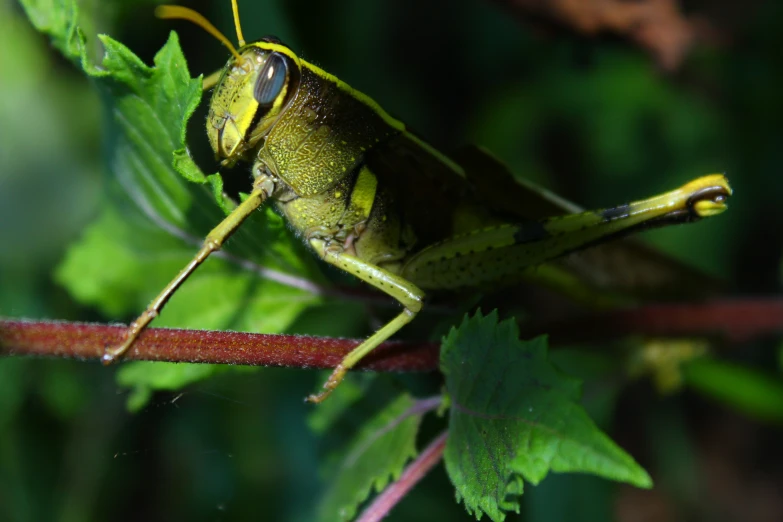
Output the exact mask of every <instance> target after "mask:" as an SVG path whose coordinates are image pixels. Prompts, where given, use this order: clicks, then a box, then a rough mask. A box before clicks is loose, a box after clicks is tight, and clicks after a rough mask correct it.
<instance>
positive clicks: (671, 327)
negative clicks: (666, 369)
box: [522, 298, 783, 344]
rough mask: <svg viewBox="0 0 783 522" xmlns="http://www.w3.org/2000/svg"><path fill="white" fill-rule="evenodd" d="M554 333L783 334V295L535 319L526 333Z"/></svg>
mask: <svg viewBox="0 0 783 522" xmlns="http://www.w3.org/2000/svg"><path fill="white" fill-rule="evenodd" d="M541 333H547V334H550V342H552V343H553V344H556V343H559V344H567V343H574V342H590V341H604V340H611V339H617V338H620V337H623V336H626V335H644V336H648V337H712V338H718V339H723V340H726V341H729V342H735V343H738V342H745V341H748V340H751V339H755V338H758V337H763V336H771V335H775V334H780V333H783V299H780V298H753V299H716V300H714V301H707V302H703V303H676V304H674V303H664V304H653V305H647V306H640V307H637V308H627V309H620V310H612V311H610V312H603V313H597V314H589V315H584V316H578V317H572V318H567V319H563V320H557V321H548V322H546V323H542V322H532V323H529V324H526V325H523V327H522V336H523V337H531V336H533V335H538V334H541Z"/></svg>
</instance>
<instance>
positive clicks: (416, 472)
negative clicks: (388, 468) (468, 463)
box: [356, 431, 448, 522]
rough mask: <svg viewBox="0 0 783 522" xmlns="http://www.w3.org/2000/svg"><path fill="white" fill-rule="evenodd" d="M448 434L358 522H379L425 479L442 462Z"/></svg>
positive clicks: (410, 466)
mask: <svg viewBox="0 0 783 522" xmlns="http://www.w3.org/2000/svg"><path fill="white" fill-rule="evenodd" d="M447 438H448V432H446V431H444V432H443V433H441V434H440V435H438V437H437V438H436V439H435V440H433V441H432V442H431V443H430V445H429V446H427V447H426V448H425V449H424V451H422V452H421V454H420V455H419V456H418V457H417V458H416V460H414V461H413V462H411V463H410V464H408V467H406V468H405V471H403V472H402V475H400V478H399V479H398V480H396V481H395V482H392V483H391V484H389V486H388V487H387V488H386V489H384V490H383V492H382V493H381V494H380V495H378V496H377V497H375V500H373V501H372V504H370V505H369V506H367V508H366V509H365V510H364V511H363V512H362V514H361V515H359V518H357V519H356V522H378V521H379V520H381V519H382V518H384V517H385V516H386V515H388V514H389V512H390V511H391V510H392V508H393V507H394V506H396V505H397V503H399V501H400V500H402V498H403V497H404V496H405V495H406V494H407V493H408V492H409V491H410V490H411V489H413V486H415V485H416V484H418V482H419V481H420V480H421V479H422V478H424V476H425V475H426V474H427V473H429V471H430V470H431V469H432V468H433V467H434V466H435V464H437V463H438V462H440V459H441V457H443V450H445V449H446V439H447Z"/></svg>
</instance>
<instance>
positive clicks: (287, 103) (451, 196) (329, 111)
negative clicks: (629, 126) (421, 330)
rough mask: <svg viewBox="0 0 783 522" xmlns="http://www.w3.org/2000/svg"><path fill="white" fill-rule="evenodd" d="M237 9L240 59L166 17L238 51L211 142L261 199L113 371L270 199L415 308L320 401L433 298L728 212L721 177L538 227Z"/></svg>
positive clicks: (238, 214) (476, 174) (233, 218)
mask: <svg viewBox="0 0 783 522" xmlns="http://www.w3.org/2000/svg"><path fill="white" fill-rule="evenodd" d="M232 9H233V13H234V22H235V26H236V33H237V39H238V41H239V48H238V49H237V48H235V47H234V46H233V45H232V44H231V42H230V41H229V40H228V39H227V38H226V37H225V36H224V35H222V34H221V33H220V32H219V31H218V30H217V29H216V28H215V27H214V26H213V25H212V24H210V23H209V22H208V21H207V20H206V19H204V18H203V17H202V16H201V15H199V14H198V13H196V12H194V11H192V10H190V9H187V8H184V7H179V6H162V7H160V8H159V9H158V16H160V17H163V18H181V19H187V20H190V21H192V22H194V23H196V24H198V25H200V26H201V27H203V28H204V29H206V30H207V31H208V32H210V33H211V34H213V35H214V36H216V37H217V38H218V39H219V40H220V41H221V42H222V43H223V44H225V45H226V47H228V49H229V50H230V51H231V55H232V56H231V57H230V58H229V60H228V63H227V64H226V65H225V67H224V68H223V69H222V71H220V76H219V78H218V79H217V80H216V82H215V87H214V92H213V94H212V99H211V102H210V106H209V115H208V117H207V125H206V127H207V134H208V137H209V142H210V144H211V146H212V149H213V150H214V152H215V154H216V156H217V157H218V158H219V159H220V160H221V163H222V164H223V165H228V166H230V165H234V164H235V163H236V162H238V161H240V160H242V161H247V162H249V163H251V164H252V175H253V180H254V181H253V186H252V190H251V191H250V194H249V196H248V197H247V198H246V199H245V200H244V201H242V202H241V203H240V204H239V205H238V206H237V207H236V209H235V210H233V212H231V213H230V214H229V215H228V216H227V217H226V218H225V219H224V220H223V221H222V222H221V223H220V224H218V225H217V226H216V227H215V228H214V229H213V230H212V231H211V232H210V233H209V234H208V235H207V237H206V239H205V241H204V243H203V246H202V247H201V249H200V250H199V251H198V253H197V254H196V255H195V257H194V258H193V259H192V261H191V262H190V263H189V264H188V265H187V266H186V267H185V268H183V269H182V271H181V272H180V273H179V274H178V275H177V276H176V277H175V278H174V279H173V280H172V281H171V282H170V283H169V284H168V285H167V286H166V287H165V288H164V289H163V290H162V291H161V293H160V294H159V295H158V296H157V297H156V298H155V299H154V300H153V301H152V302H151V303H150V305H149V306H148V308H147V309H146V310H145V311H144V312H143V313H142V314H141V315H140V316H139V317H138V318H137V319H136V320H135V321H134V322H133V323H132V324H131V325H130V327H129V329H128V332H127V335H126V338H125V341H124V343H123V344H122V345H120V346H117V347H113V348H109V349H107V350H106V352H105V354H104V357H103V360H104V362H106V363H109V362H111V361H113V360H115V359H117V358H118V357H120V356H121V355H122V354H123V353H124V352H125V351H127V350H128V349H129V348H130V346H131V345H132V344H133V342H134V340H135V339H136V338H137V337H138V336H139V334H140V333H141V332H142V331H143V330H144V328H146V326H147V325H148V324H149V323H150V321H152V320H153V319H154V318H155V317H156V316H157V315H158V314H159V313H160V311H161V309H162V308H163V306H164V305H165V303H166V302H167V301H168V299H169V298H170V297H171V295H172V294H173V293H174V292H175V291H176V290H177V289H178V288H179V286H180V285H181V284H182V283H183V282H184V281H185V280H186V279H187V278H188V276H189V275H190V274H191V273H193V271H194V270H195V269H196V268H197V267H198V266H199V265H200V264H201V263H203V262H204V260H206V259H207V257H208V256H209V255H210V254H211V253H212V252H215V251H216V250H218V249H220V247H221V245H222V244H223V243H224V242H225V241H226V239H227V238H228V237H229V236H230V235H231V234H232V233H233V232H234V231H235V230H236V229H237V228H238V227H239V226H240V225H241V224H242V222H243V221H244V220H245V219H246V218H247V217H248V216H249V215H250V214H251V213H252V212H253V211H255V210H256V209H258V208H259V207H260V206H261V205H262V204H264V203H265V202H266V201H268V200H271V201H272V202H274V204H275V206H276V208H277V211H278V212H279V213H280V214H282V215H283V216H284V217H285V218H286V219H287V221H288V223H289V224H290V226H291V227H292V228H293V229H294V230H295V231H296V232H297V233H298V234H299V235H300V236H301V237H302V238H303V239H304V241H306V243H307V244H308V245H309V246H310V247H311V248H312V250H313V252H314V253H315V254H316V255H317V256H318V257H319V258H320V259H322V260H323V261H325V262H326V263H328V264H331V265H333V266H335V267H337V268H339V269H341V270H343V271H345V272H347V273H349V274H352V275H353V276H355V277H357V278H359V279H361V280H362V281H364V282H365V283H367V284H369V285H371V286H373V287H375V288H376V289H378V290H380V291H381V292H384V293H386V294H388V295H389V296H391V297H393V298H394V299H396V300H397V301H398V302H399V303H400V304H401V305H402V308H403V309H402V311H401V312H400V313H399V314H398V315H397V316H396V317H394V318H393V319H391V320H390V321H389V322H388V323H386V324H385V325H384V326H383V327H381V328H380V329H379V330H378V331H376V332H375V333H374V334H373V335H371V336H370V337H369V338H368V339H366V340H365V341H364V342H363V343H361V344H360V345H359V346H358V347H357V348H356V349H354V350H353V351H351V352H350V353H349V354H348V355H346V356H345V358H344V359H343V360H342V362H341V363H340V364H339V365H338V366H337V367H336V368H335V369H334V371H333V373H332V374H331V376H330V377H329V378H328V380H327V381H326V383H325V384H324V385H323V391H322V392H321V393H319V394H314V395H311V396H309V397H308V398H307V400H309V401H311V402H316V403H317V402H321V401H323V400H324V399H325V398H326V397H327V396H328V395H329V394H330V393H331V392H332V391H333V390H334V389H335V388H336V387H337V386H338V385H339V383H340V381H342V379H343V377H344V376H345V374H346V372H347V371H348V370H349V369H351V368H352V367H354V366H355V365H356V364H357V363H358V362H359V361H360V360H361V359H362V358H363V357H364V356H365V355H367V354H368V353H369V352H370V351H372V350H373V349H374V348H376V347H377V346H378V345H380V344H381V343H382V342H384V341H386V340H387V339H389V338H390V337H391V336H393V335H394V334H395V333H396V332H397V331H398V330H399V329H400V328H402V327H403V326H405V325H406V324H408V323H409V322H411V321H412V320H413V319H414V318H415V317H416V315H417V314H418V313H419V312H420V311H421V309H422V307H423V306H424V299H425V295H426V294H427V293H429V292H440V291H455V290H462V289H468V288H476V287H486V286H494V285H504V284H509V283H513V282H517V281H519V280H521V279H525V278H527V277H530V274H531V272H532V271H533V270H536V269H537V267H540V266H542V265H544V266H546V265H545V264H546V263H548V262H550V261H552V260H554V259H556V258H559V257H561V256H564V255H566V254H569V253H571V252H575V251H577V250H580V249H584V248H586V247H588V246H592V245H595V244H597V243H600V242H603V241H606V240H607V239H609V238H613V237H617V236H623V235H626V234H628V233H630V232H632V231H635V230H638V229H640V228H647V227H650V226H661V225H667V224H673V223H684V222H691V221H697V220H699V219H702V218H706V217H710V216H714V215H716V214H719V213H721V212H723V211H724V210H725V209H726V204H725V202H726V199H727V198H728V197H729V196H730V195H731V188H730V187H729V185H728V182H727V180H726V178H725V177H724V176H723V175H720V174H712V175H707V176H704V177H700V178H698V179H695V180H693V181H690V182H689V183H686V184H685V185H683V186H682V187H680V188H678V189H676V190H673V191H671V192H667V193H665V194H662V195H658V196H655V197H652V198H649V199H645V200H641V201H636V202H633V203H627V204H623V205H620V206H616V207H611V208H606V209H601V210H595V211H588V212H579V213H570V214H566V215H562V216H556V217H551V218H547V219H526V218H525V216H528V215H530V214H529V213H527V209H525V208H521V206H522V205H524V202H525V201H526V200H527V199H529V190H526V189H525V188H524V187H523V186H522V185H518V184H516V183H514V182H510V181H509V180H510V179H511V178H510V177H509V176H508V174H507V173H503V172H502V171H503V168H502V166H501V165H499V163H498V162H497V161H495V160H494V159H493V158H491V157H490V156H488V155H485V154H483V153H481V152H480V151H478V150H476V149H473V150H472V151H471V152H470V153H469V154H468V156H469V157H467V158H466V157H464V155H463V160H462V161H461V162H458V161H455V160H453V159H451V158H449V157H447V156H445V155H443V154H441V153H440V152H438V151H437V150H435V149H434V148H433V147H431V146H430V145H428V144H427V143H425V142H424V141H422V140H421V139H419V138H418V137H417V136H415V135H414V134H412V133H411V132H409V131H408V130H407V129H406V127H405V125H404V124H403V123H402V122H400V121H398V120H396V119H394V118H392V117H391V116H390V115H389V114H387V113H386V112H385V111H384V110H383V109H382V108H381V107H380V106H379V105H378V104H377V103H375V102H374V101H373V100H372V99H371V98H369V97H368V96H366V95H365V94H363V93H361V92H359V91H356V90H355V89H353V88H351V87H350V86H349V85H347V84H346V83H344V82H342V81H341V80H339V79H338V78H336V77H335V76H333V75H331V74H329V73H327V72H326V71H324V70H322V69H320V68H319V67H317V66H315V65H313V64H311V63H309V62H307V61H305V60H303V59H302V58H300V57H299V56H297V55H296V54H295V53H294V52H293V51H292V50H291V49H290V48H288V47H287V46H285V45H283V44H282V43H281V42H279V41H278V40H276V39H273V38H265V39H262V40H259V41H256V42H252V43H245V41H244V37H243V36H242V30H241V27H240V23H239V15H238V8H237V3H236V0H232ZM213 81H214V80H212V81H210V82H209V83H212V82H213ZM488 184H490V185H492V184H503V187H504V188H503V192H502V195H501V196H499V195H498V191H494V195H493V191H491V190H484V189H483V188H482V187H486V186H487V185H488ZM552 206H553V204H550V208H551V207H552ZM555 208H557V207H556V206H555ZM561 212H562V209H561ZM558 213H560V212H558Z"/></svg>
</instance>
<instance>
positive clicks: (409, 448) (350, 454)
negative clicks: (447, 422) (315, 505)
mask: <svg viewBox="0 0 783 522" xmlns="http://www.w3.org/2000/svg"><path fill="white" fill-rule="evenodd" d="M338 391H339V390H338ZM414 405H415V401H414V400H413V399H412V398H411V397H410V395H408V394H402V395H400V396H398V397H397V398H396V399H395V400H393V401H392V402H391V403H390V404H389V405H388V406H386V407H385V408H383V409H382V410H380V411H378V413H376V414H375V415H374V416H373V417H372V418H370V419H369V420H368V421H367V422H365V423H364V424H363V425H362V427H361V429H360V430H359V432H358V433H357V434H356V435H355V436H354V437H353V439H352V440H351V442H350V443H349V444H348V445H347V446H346V447H345V448H344V449H343V451H342V452H341V455H343V457H342V458H341V459H340V461H339V463H338V464H337V465H336V466H334V469H330V470H329V473H328V474H327V476H328V477H329V478H328V490H327V492H326V494H325V495H324V497H323V499H322V501H321V504H320V506H319V509H318V519H319V520H323V521H324V522H333V521H335V520H343V521H347V520H351V519H352V518H353V517H354V516H355V515H356V511H357V508H358V506H359V505H360V504H361V503H362V502H364V501H365V500H367V498H368V497H369V495H370V493H371V492H372V491H376V492H380V491H381V490H383V488H385V487H386V485H387V484H388V483H389V482H390V480H392V479H394V480H396V479H397V478H399V476H400V474H401V473H402V470H403V466H405V463H406V462H407V461H408V459H410V458H413V457H415V456H416V445H415V442H416V433H417V432H418V429H419V422H420V420H421V413H415V414H412V413H413V412H412V410H411V408H413V407H414Z"/></svg>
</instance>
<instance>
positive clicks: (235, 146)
mask: <svg viewBox="0 0 783 522" xmlns="http://www.w3.org/2000/svg"><path fill="white" fill-rule="evenodd" d="M231 7H232V9H233V11H234V24H235V27H236V31H237V40H238V41H239V50H237V49H236V48H235V47H234V44H232V43H231V41H230V40H229V39H228V38H226V37H225V36H224V35H223V33H221V32H220V31H218V30H217V28H216V27H215V26H214V25H212V23H211V22H210V21H209V20H207V19H206V18H204V17H203V16H201V15H200V14H199V13H197V12H196V11H193V10H192V9H189V8H187V7H182V6H177V5H161V6H158V7H157V8H156V9H155V14H156V15H157V16H158V17H159V18H166V19H172V18H178V19H182V20H188V21H190V22H193V23H194V24H196V25H198V26H199V27H201V28H203V29H204V30H205V31H207V32H208V33H209V34H211V35H212V36H214V37H215V38H217V39H218V40H220V42H221V43H223V45H225V46H226V47H227V48H228V50H229V51H231V55H232V56H231V58H230V59H229V60H228V63H227V64H226V66H225V68H224V69H223V74H222V75H221V76H220V80H218V83H217V85H216V87H215V90H214V92H213V93H212V100H211V101H210V104H209V116H207V136H208V137H209V143H210V144H211V145H212V150H214V151H215V155H216V156H217V157H218V158H219V159H222V160H223V161H222V163H223V164H224V165H225V164H227V165H232V164H234V163H236V161H237V160H239V159H242V158H243V157H244V156H245V155H246V154H247V152H249V151H251V150H253V148H255V146H256V144H257V143H258V141H259V140H260V139H261V138H262V137H264V136H265V135H266V133H267V132H268V131H269V129H270V127H271V126H272V124H273V123H274V122H275V121H277V117H278V116H279V115H280V113H281V112H282V111H283V109H284V108H285V107H286V105H287V104H288V102H289V101H290V100H292V99H293V98H294V96H295V95H296V91H297V89H298V87H299V78H300V74H299V71H300V61H299V58H298V57H297V56H296V55H295V54H294V53H293V52H292V51H291V50H290V49H289V48H288V47H286V46H285V45H283V44H282V43H280V41H279V40H277V39H276V38H264V39H262V40H260V41H258V42H253V43H249V44H247V45H245V38H244V37H243V36H242V28H241V27H240V25H239V11H238V8H237V2H236V0H231Z"/></svg>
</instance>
